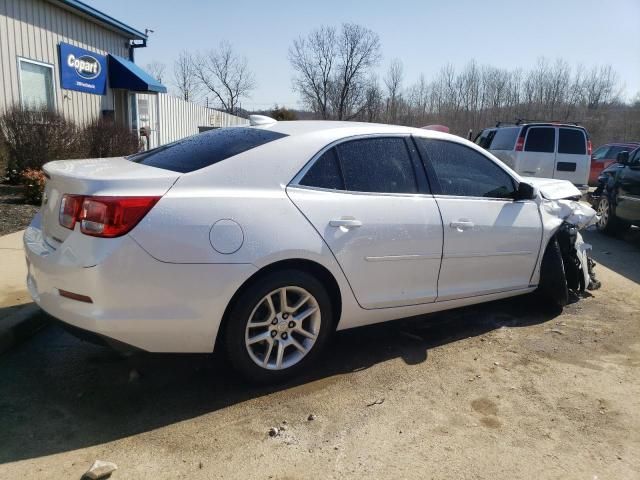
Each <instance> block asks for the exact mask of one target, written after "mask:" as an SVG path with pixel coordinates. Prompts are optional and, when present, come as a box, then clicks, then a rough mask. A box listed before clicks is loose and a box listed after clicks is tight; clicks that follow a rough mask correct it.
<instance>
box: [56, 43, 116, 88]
mask: <svg viewBox="0 0 640 480" xmlns="http://www.w3.org/2000/svg"><path fill="white" fill-rule="evenodd" d="M60 85H61V86H62V88H66V89H67V90H77V91H79V92H85V93H93V94H95V95H104V94H105V91H106V85H107V58H106V57H105V56H104V55H99V54H97V53H94V52H90V51H89V50H85V49H84V48H80V47H74V46H73V45H69V44H68V43H62V42H61V43H60Z"/></svg>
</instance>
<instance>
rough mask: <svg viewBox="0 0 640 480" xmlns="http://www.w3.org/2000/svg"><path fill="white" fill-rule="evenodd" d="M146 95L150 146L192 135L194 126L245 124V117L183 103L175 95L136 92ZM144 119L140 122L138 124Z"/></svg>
mask: <svg viewBox="0 0 640 480" xmlns="http://www.w3.org/2000/svg"><path fill="white" fill-rule="evenodd" d="M145 97H146V98H148V101H149V107H150V109H149V117H150V118H149V124H148V126H149V127H150V130H151V138H150V147H155V146H158V145H164V144H165V143H170V142H174V141H176V140H180V139H181V138H184V137H188V136H190V135H195V134H196V133H198V127H230V126H234V125H249V120H247V119H245V118H242V117H238V116H235V115H230V114H228V113H224V112H221V111H220V110H214V109H213V108H207V107H203V106H202V105H197V104H195V103H191V102H186V101H184V100H182V99H181V98H178V97H173V96H171V95H168V94H165V93H161V94H159V95H158V96H157V99H156V98H155V95H147V94H144V95H143V94H138V98H139V99H141V98H145ZM142 125H145V122H142V121H141V122H140V126H142Z"/></svg>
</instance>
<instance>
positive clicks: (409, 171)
mask: <svg viewBox="0 0 640 480" xmlns="http://www.w3.org/2000/svg"><path fill="white" fill-rule="evenodd" d="M336 148H337V150H338V157H339V161H340V167H341V169H342V175H343V177H344V184H345V188H346V189H347V190H350V191H353V192H373V193H418V184H417V181H416V173H415V171H414V168H413V162H412V161H411V157H410V155H409V150H408V149H407V144H406V143H405V139H404V138H402V137H377V138H363V139H358V140H350V141H348V142H344V143H341V144H339V145H338V146H337V147H336Z"/></svg>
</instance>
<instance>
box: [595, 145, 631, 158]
mask: <svg viewBox="0 0 640 480" xmlns="http://www.w3.org/2000/svg"><path fill="white" fill-rule="evenodd" d="M632 149H633V147H622V146H616V145H614V146H613V147H609V150H608V151H607V155H606V156H603V157H601V158H603V159H604V158H606V159H612V160H617V158H618V154H619V153H620V152H629V151H631V150H632Z"/></svg>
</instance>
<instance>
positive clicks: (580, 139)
mask: <svg viewBox="0 0 640 480" xmlns="http://www.w3.org/2000/svg"><path fill="white" fill-rule="evenodd" d="M559 130H560V132H559V136H558V153H569V154H573V155H586V154H587V141H586V138H585V135H584V132H583V131H582V130H580V129H578V128H560V129H559Z"/></svg>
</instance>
